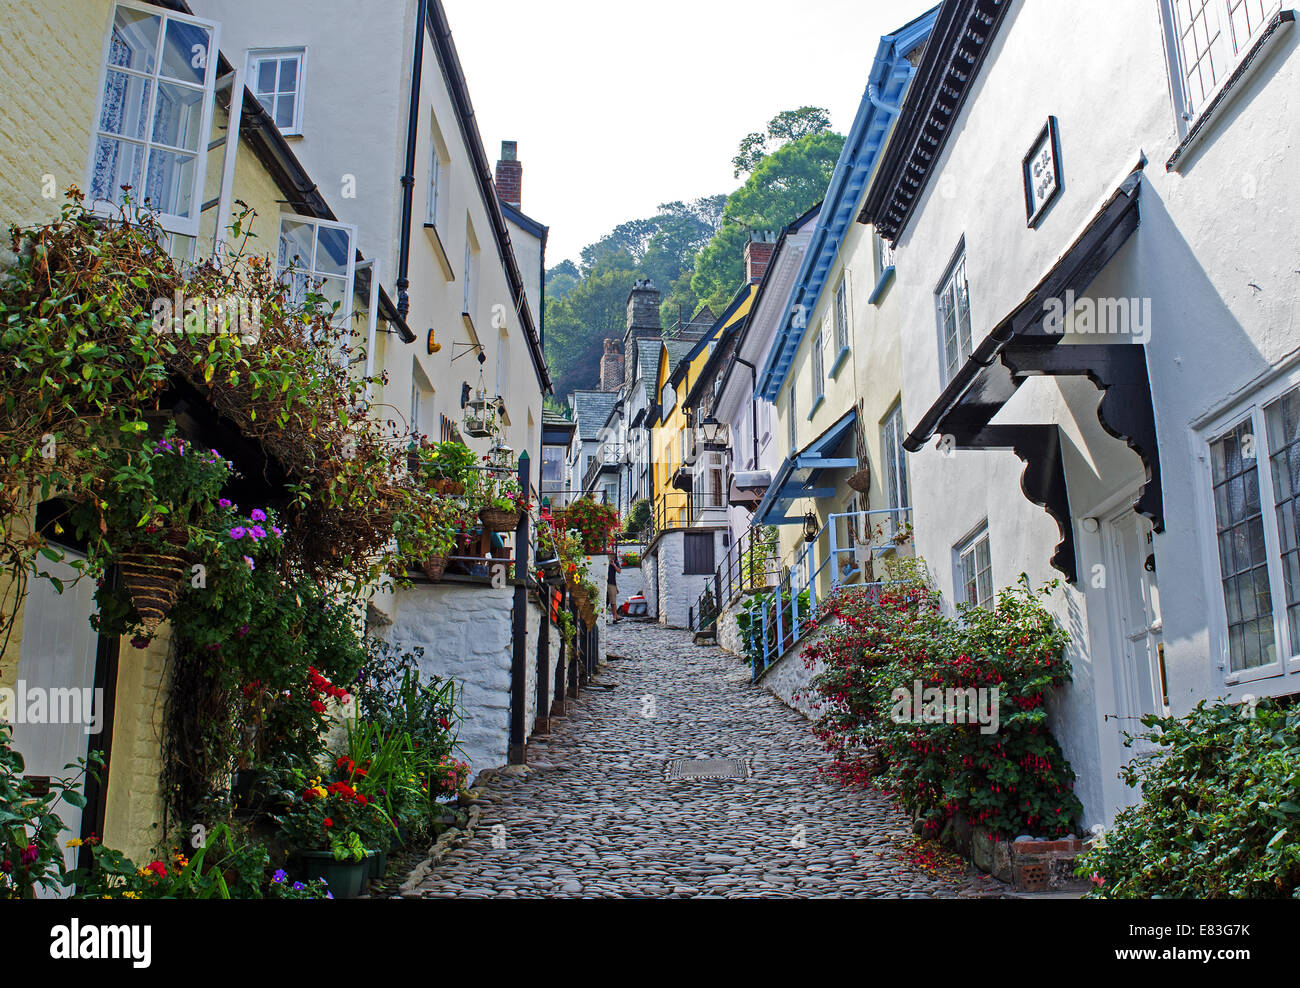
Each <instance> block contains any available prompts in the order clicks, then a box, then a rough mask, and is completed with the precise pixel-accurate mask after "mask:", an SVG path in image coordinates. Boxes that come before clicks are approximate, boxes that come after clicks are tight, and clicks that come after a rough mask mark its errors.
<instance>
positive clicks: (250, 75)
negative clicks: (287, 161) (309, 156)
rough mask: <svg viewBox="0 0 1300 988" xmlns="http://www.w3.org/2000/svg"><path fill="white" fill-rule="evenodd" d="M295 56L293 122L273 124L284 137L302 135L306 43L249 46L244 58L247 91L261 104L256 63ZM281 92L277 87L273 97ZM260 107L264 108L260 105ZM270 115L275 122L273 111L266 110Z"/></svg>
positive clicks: (277, 77)
mask: <svg viewBox="0 0 1300 988" xmlns="http://www.w3.org/2000/svg"><path fill="white" fill-rule="evenodd" d="M290 57H292V58H296V59H297V60H298V74H297V77H296V78H295V80H294V89H293V122H292V123H291V124H290V125H289V127H288V129H286V128H284V127H281V126H280V125H279V124H278V123H277V124H275V126H276V127H277V128H278V129H279V131H280V133H281V134H282V135H283V136H285V137H302V136H303V126H302V121H303V110H302V107H303V102H304V99H305V96H306V78H307V46H306V45H285V46H283V47H278V48H250V49H249V50H248V54H247V55H246V56H245V59H244V77H245V78H246V79H247V80H248V83H249V85H248V91H249V92H250V93H252V94H253V99H255V100H257V102H258V104H259V105H262V94H260V93H259V92H258V91H257V85H256V83H257V68H256V66H257V63H258V62H260V61H262V60H263V59H267V58H275V59H279V60H283V59H285V58H290ZM275 78H276V85H277V87H278V86H279V80H280V70H279V67H278V66H277V68H276V76H275ZM282 95H284V94H283V93H281V92H280V91H279V89H278V88H277V89H276V91H275V97H276V99H277V100H278V99H279V98H280V97H281V96H282ZM262 109H264V110H265V109H266V107H265V105H262ZM267 113H268V114H269V115H270V117H271V122H272V123H275V111H274V110H267Z"/></svg>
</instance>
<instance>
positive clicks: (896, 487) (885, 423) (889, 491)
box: [880, 399, 912, 527]
mask: <svg viewBox="0 0 1300 988" xmlns="http://www.w3.org/2000/svg"><path fill="white" fill-rule="evenodd" d="M891 432H892V433H893V435H892V441H891V435H890V434H891ZM905 435H906V432H905V430H904V427H903V402H902V400H901V399H900V400H899V401H896V402H894V406H893V407H892V408H891V409H890V410H889V411H888V412H887V413H886V414H885V417H884V418H883V419H881V420H880V458H881V461H882V465H883V466H884V468H885V469H884V470H883V471H882V473H883V474H884V484H883V486H884V489H885V505H886V507H887V508H888V509H889V510H891V511H894V512H896V513H897V518H896V519H895V526H896V527H897V526H899V525H900V524H901V521H902V512H903V511H905V510H910V509H911V505H910V504H908V503H907V502H908V500H910V497H911V493H912V489H911V481H910V479H909V478H908V476H907V451H906V450H905V449H904V448H903V437H904V436H905Z"/></svg>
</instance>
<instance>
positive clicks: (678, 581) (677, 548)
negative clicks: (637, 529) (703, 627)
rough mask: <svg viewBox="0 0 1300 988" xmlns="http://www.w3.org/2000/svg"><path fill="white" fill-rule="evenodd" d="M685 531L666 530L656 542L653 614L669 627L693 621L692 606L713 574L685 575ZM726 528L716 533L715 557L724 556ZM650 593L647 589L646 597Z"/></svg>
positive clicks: (681, 626) (684, 624)
mask: <svg viewBox="0 0 1300 988" xmlns="http://www.w3.org/2000/svg"><path fill="white" fill-rule="evenodd" d="M684 534H685V533H684V531H682V530H673V531H668V532H664V533H663V534H662V535H661V536H659V539H658V540H657V541H656V542H655V545H654V553H653V554H654V556H655V559H656V571H655V577H656V580H657V588H656V600H655V606H654V607H653V608H652V609H651V613H652V614H655V615H656V616H657V617H658V618H659V623H660V624H665V625H667V626H668V627H670V628H685V627H687V626H688V625H689V623H690V614H691V608H693V607H694V606H695V605H696V603H697V602H698V601H699V599H700V594H702V593H703V592H704V587H705V585H706V584H707V583H708V582H709V580H710V579H711V578H712V576H713V574H711V573H709V574H685V573H683V572H682V569H683V565H684V546H683V541H684V540H683V536H684ZM725 534H726V532H725V530H723V529H718V530H716V531H715V532H714V533H713V558H714V559H715V560H716V559H721V558H722V555H723V553H724V552H726V547H725V546H724V545H723V544H722V539H723V536H724V535H725ZM649 596H650V594H649V592H648V591H647V593H646V597H647V599H648V598H649Z"/></svg>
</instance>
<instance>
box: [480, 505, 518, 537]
mask: <svg viewBox="0 0 1300 988" xmlns="http://www.w3.org/2000/svg"><path fill="white" fill-rule="evenodd" d="M478 520H479V521H481V522H482V523H483V527H484V528H486V529H487V530H488V531H489V532H513V531H514V530H515V525H516V524H518V522H519V512H518V511H514V510H510V511H504V510H502V509H501V508H484V509H483V510H482V511H480V512H479V513H478Z"/></svg>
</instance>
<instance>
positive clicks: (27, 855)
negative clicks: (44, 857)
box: [22, 844, 40, 865]
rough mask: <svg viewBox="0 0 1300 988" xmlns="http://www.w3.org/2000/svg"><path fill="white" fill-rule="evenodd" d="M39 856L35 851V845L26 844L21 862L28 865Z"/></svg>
mask: <svg viewBox="0 0 1300 988" xmlns="http://www.w3.org/2000/svg"><path fill="white" fill-rule="evenodd" d="M39 856H40V852H39V851H38V850H37V849H36V845H35V844H28V845H27V848H26V850H24V851H23V856H22V862H23V864H25V865H29V864H31V863H32V862H33V861H35V860H36V859H37V858H38V857H39Z"/></svg>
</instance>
